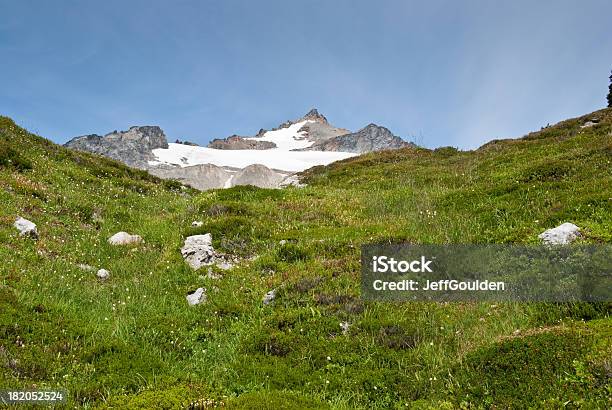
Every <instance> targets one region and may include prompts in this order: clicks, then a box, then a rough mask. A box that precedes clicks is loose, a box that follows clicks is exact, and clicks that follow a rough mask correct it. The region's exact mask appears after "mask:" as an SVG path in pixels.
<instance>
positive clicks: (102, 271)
mask: <svg viewBox="0 0 612 410" xmlns="http://www.w3.org/2000/svg"><path fill="white" fill-rule="evenodd" d="M96 276H97V277H98V279H100V280H107V279H108V278H109V277H110V272H109V271H107V270H106V269H100V270H98V273H96Z"/></svg>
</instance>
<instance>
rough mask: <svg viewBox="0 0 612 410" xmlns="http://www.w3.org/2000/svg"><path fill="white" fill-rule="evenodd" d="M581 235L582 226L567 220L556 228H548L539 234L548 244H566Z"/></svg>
mask: <svg viewBox="0 0 612 410" xmlns="http://www.w3.org/2000/svg"><path fill="white" fill-rule="evenodd" d="M579 236H580V228H579V227H577V226H576V225H574V224H572V223H569V222H565V223H564V224H561V225H559V226H557V227H556V228H552V229H548V230H546V231H544V232H542V233H541V234H540V235H538V238H540V239H541V240H542V242H543V243H545V244H547V245H566V244H568V243H571V242H573V241H574V240H575V239H576V238H578V237H579Z"/></svg>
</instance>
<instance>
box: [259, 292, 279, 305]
mask: <svg viewBox="0 0 612 410" xmlns="http://www.w3.org/2000/svg"><path fill="white" fill-rule="evenodd" d="M274 299H276V289H273V290H271V291H269V292H268V293H266V294H265V295H264V297H263V298H262V302H263V304H264V305H269V304H270V303H272V302H273V301H274Z"/></svg>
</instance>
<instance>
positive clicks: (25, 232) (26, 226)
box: [13, 217, 38, 238]
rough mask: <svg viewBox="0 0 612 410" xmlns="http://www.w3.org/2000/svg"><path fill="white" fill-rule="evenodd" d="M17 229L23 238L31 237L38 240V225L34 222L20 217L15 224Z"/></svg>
mask: <svg viewBox="0 0 612 410" xmlns="http://www.w3.org/2000/svg"><path fill="white" fill-rule="evenodd" d="M13 226H14V227H15V228H17V230H18V231H19V235H21V236H30V237H32V238H38V230H37V229H36V224H35V223H34V222H32V221H28V220H27V219H25V218H22V217H19V218H17V220H16V221H15V223H14V224H13Z"/></svg>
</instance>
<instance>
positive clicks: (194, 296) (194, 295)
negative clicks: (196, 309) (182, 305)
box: [186, 288, 206, 306]
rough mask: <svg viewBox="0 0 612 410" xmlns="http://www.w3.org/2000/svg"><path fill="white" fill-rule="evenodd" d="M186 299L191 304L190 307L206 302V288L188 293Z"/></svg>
mask: <svg viewBox="0 0 612 410" xmlns="http://www.w3.org/2000/svg"><path fill="white" fill-rule="evenodd" d="M186 298H187V303H189V306H194V305H198V304H200V303H203V302H206V294H205V293H204V288H197V289H196V290H195V291H193V292H190V293H188V294H187V297H186Z"/></svg>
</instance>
